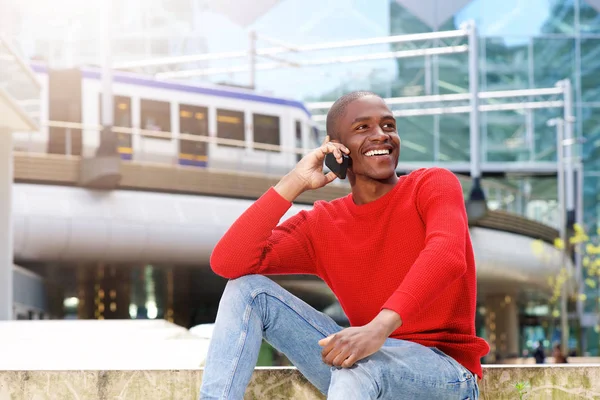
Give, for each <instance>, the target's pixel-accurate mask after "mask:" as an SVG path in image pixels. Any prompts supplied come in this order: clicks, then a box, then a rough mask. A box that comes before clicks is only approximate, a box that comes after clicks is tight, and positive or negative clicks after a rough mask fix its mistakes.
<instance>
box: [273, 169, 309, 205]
mask: <svg viewBox="0 0 600 400" xmlns="http://www.w3.org/2000/svg"><path fill="white" fill-rule="evenodd" d="M274 189H275V191H276V192H277V193H279V194H280V195H281V197H283V198H284V199H286V200H287V201H289V202H293V201H294V200H296V198H297V197H298V196H300V195H301V194H302V193H303V192H304V190H305V189H304V182H303V181H302V180H301V179H300V178H299V177H297V176H296V175H294V173H293V172H290V173H289V174H287V175H285V176H284V177H283V178H281V180H280V181H279V182H278V183H277V185H275V187H274Z"/></svg>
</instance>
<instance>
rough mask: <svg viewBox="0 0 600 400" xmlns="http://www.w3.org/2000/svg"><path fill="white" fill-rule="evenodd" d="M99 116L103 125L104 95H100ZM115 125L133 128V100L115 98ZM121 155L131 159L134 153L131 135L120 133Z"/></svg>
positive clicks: (123, 97)
mask: <svg viewBox="0 0 600 400" xmlns="http://www.w3.org/2000/svg"><path fill="white" fill-rule="evenodd" d="M98 110H99V111H98V115H99V119H98V120H99V121H100V123H102V118H103V117H102V93H100V94H99V95H98ZM113 125H114V126H115V127H118V128H131V98H130V97H127V96H114V98H113ZM118 135H119V153H121V155H122V156H123V158H126V159H129V158H131V154H132V153H133V149H132V147H131V146H132V145H131V143H132V140H131V134H130V133H119V134H118Z"/></svg>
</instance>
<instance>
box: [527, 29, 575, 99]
mask: <svg viewBox="0 0 600 400" xmlns="http://www.w3.org/2000/svg"><path fill="white" fill-rule="evenodd" d="M533 68H534V71H533V74H534V75H533V80H534V86H535V87H537V88H544V87H554V86H555V85H556V82H558V81H560V80H562V79H565V78H569V79H571V82H575V39H570V38H550V39H548V38H533Z"/></svg>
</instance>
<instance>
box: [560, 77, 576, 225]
mask: <svg viewBox="0 0 600 400" xmlns="http://www.w3.org/2000/svg"><path fill="white" fill-rule="evenodd" d="M560 86H561V87H562V89H563V91H564V93H563V96H564V102H565V105H564V121H565V136H564V140H565V142H564V143H562V144H561V146H564V147H565V158H566V159H567V163H566V165H565V168H566V172H565V190H566V212H567V220H566V225H567V227H569V229H570V228H571V227H572V226H573V224H574V223H575V182H574V179H575V175H574V171H573V164H574V163H573V146H572V144H570V143H573V124H574V122H575V118H574V117H573V91H572V86H571V81H570V80H568V79H565V80H563V81H561V82H560ZM565 143H569V144H568V145H566V146H565Z"/></svg>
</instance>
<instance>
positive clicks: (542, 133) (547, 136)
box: [533, 108, 563, 161]
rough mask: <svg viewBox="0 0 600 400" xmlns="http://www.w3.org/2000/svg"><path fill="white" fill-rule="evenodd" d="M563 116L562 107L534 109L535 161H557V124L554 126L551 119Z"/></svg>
mask: <svg viewBox="0 0 600 400" xmlns="http://www.w3.org/2000/svg"><path fill="white" fill-rule="evenodd" d="M562 116H563V109H562V108H555V109H540V110H534V111H533V123H534V129H535V135H534V137H535V143H534V155H533V161H556V126H552V125H551V122H550V121H552V120H553V119H554V118H562Z"/></svg>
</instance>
